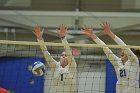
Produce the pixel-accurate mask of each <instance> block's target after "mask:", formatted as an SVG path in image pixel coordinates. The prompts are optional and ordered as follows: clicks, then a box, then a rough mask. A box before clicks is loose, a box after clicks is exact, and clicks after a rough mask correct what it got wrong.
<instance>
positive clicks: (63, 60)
mask: <svg viewBox="0 0 140 93" xmlns="http://www.w3.org/2000/svg"><path fill="white" fill-rule="evenodd" d="M60 63H61V66H62V67H63V68H64V67H65V66H67V65H68V57H67V55H66V53H65V52H62V54H61V56H60Z"/></svg>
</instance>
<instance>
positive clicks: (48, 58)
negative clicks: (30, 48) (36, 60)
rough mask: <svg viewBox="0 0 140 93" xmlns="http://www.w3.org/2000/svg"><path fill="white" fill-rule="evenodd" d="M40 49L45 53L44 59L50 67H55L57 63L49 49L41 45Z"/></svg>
mask: <svg viewBox="0 0 140 93" xmlns="http://www.w3.org/2000/svg"><path fill="white" fill-rule="evenodd" d="M38 42H44V40H38ZM40 48H41V51H42V52H43V55H44V58H45V60H46V61H47V63H48V65H49V66H50V67H54V66H55V65H56V64H57V62H56V60H54V59H53V57H52V56H51V55H50V53H49V52H48V50H47V47H46V46H45V45H40Z"/></svg>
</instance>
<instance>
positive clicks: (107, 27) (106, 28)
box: [101, 22, 111, 34]
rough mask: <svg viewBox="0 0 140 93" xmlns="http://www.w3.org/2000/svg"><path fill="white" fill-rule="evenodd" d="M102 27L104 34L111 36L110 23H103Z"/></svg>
mask: <svg viewBox="0 0 140 93" xmlns="http://www.w3.org/2000/svg"><path fill="white" fill-rule="evenodd" d="M101 27H102V31H103V32H104V33H106V34H109V33H110V32H111V30H110V24H109V23H107V22H102V24H101Z"/></svg>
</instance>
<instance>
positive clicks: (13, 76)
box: [0, 57, 44, 93]
mask: <svg viewBox="0 0 140 93" xmlns="http://www.w3.org/2000/svg"><path fill="white" fill-rule="evenodd" d="M35 61H42V62H44V60H43V58H35V57H29V58H25V57H24V58H23V57H22V58H16V57H2V58H0V87H3V88H6V89H10V90H13V91H14V93H43V86H44V83H43V82H44V77H43V76H41V77H36V76H34V75H33V74H32V72H31V71H30V70H29V69H28V65H29V64H32V63H34V62H35ZM32 80H34V84H31V83H30V81H32Z"/></svg>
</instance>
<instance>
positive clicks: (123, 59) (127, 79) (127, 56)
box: [82, 22, 140, 93]
mask: <svg viewBox="0 0 140 93" xmlns="http://www.w3.org/2000/svg"><path fill="white" fill-rule="evenodd" d="M101 26H102V29H103V32H104V33H106V34H107V35H108V36H110V37H111V38H112V39H113V40H114V41H115V42H116V43H117V44H119V45H126V44H125V43H124V42H123V41H122V40H121V39H120V38H119V37H117V36H116V35H115V34H114V33H113V32H111V30H110V25H109V24H108V23H107V22H104V23H103V24H102V25H101ZM82 30H83V32H84V33H85V35H87V36H89V37H91V38H92V39H93V40H94V41H95V42H96V43H97V44H101V45H106V44H105V43H104V42H103V41H102V40H100V39H99V38H98V37H97V36H96V35H95V34H94V33H93V29H92V27H87V26H84V27H83V29H82ZM103 51H104V52H105V54H106V56H107V58H108V59H109V60H110V62H111V63H112V65H113V66H114V68H115V71H116V75H117V79H118V80H117V83H116V93H140V92H139V60H138V58H137V56H136V55H135V54H134V53H133V52H132V51H131V50H130V49H129V48H123V49H121V53H120V57H118V56H116V55H115V54H114V53H113V52H112V51H111V50H110V49H109V48H108V47H104V48H103Z"/></svg>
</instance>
